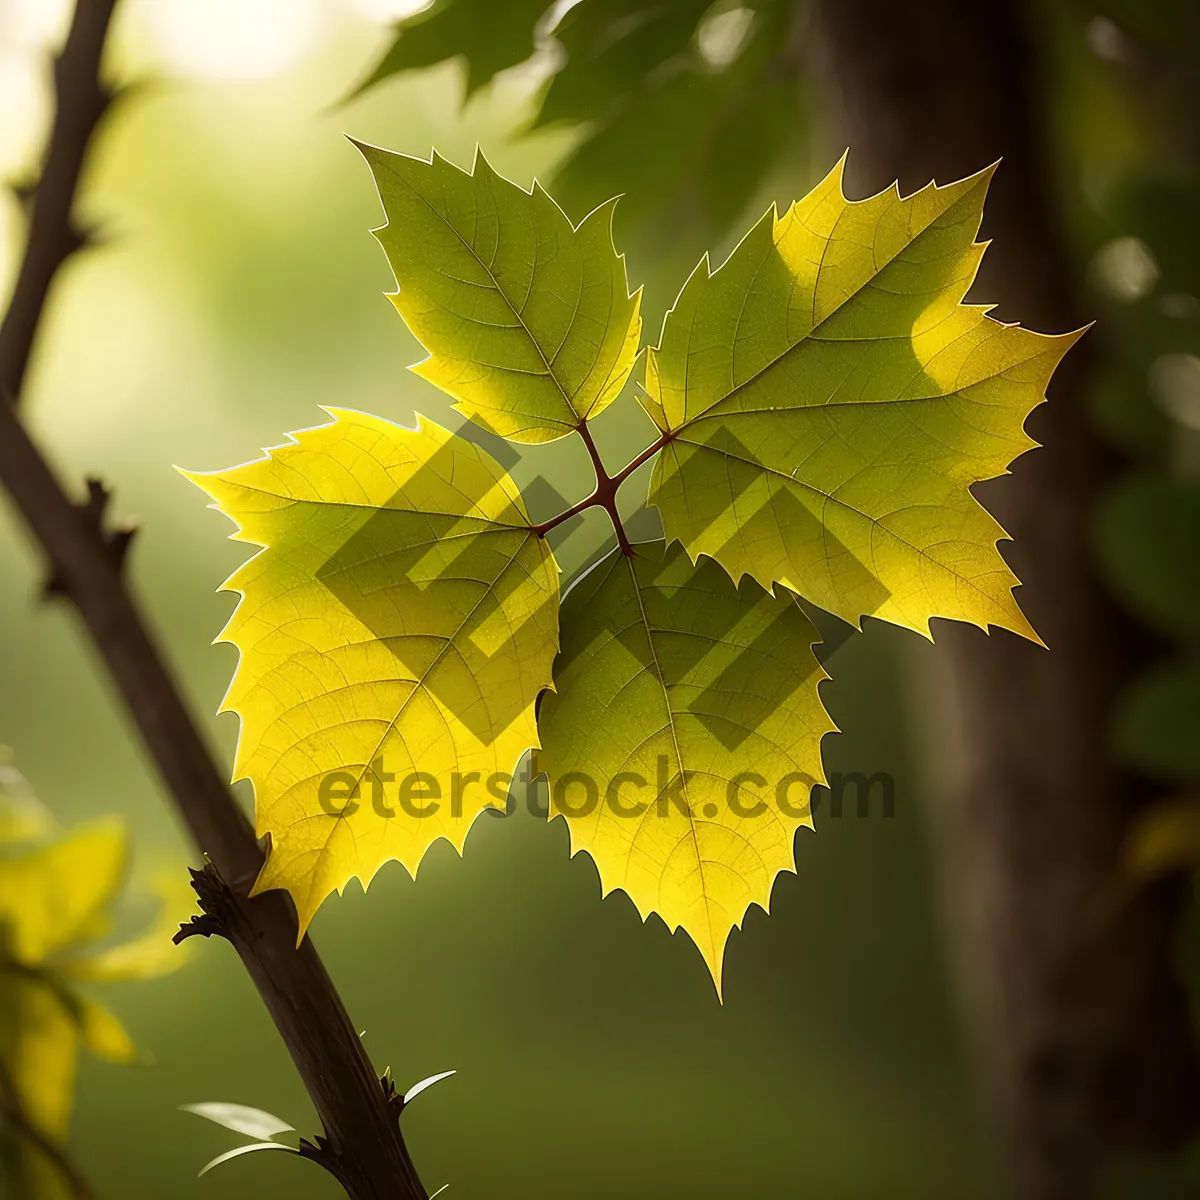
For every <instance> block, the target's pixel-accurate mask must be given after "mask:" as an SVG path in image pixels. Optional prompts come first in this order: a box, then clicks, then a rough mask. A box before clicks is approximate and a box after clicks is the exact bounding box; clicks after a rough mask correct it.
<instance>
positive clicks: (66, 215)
mask: <svg viewBox="0 0 1200 1200" xmlns="http://www.w3.org/2000/svg"><path fill="white" fill-rule="evenodd" d="M115 3H116V0H84V2H81V3H80V4H78V5H77V6H76V9H75V16H74V18H73V20H72V21H71V29H70V32H69V33H68V34H67V40H66V43H65V44H64V45H63V49H62V53H61V54H60V55H59V56H58V58H57V60H56V61H55V63H54V93H55V110H54V126H53V128H52V129H51V131H50V142H49V145H48V147H47V150H46V161H45V165H44V166H43V168H42V174H41V179H40V180H39V182H38V184H37V187H36V188H35V189H34V192H33V195H32V203H33V213H32V216H31V218H30V222H29V244H28V247H27V248H26V251H25V258H24V260H23V261H22V263H21V269H20V272H19V273H18V275H17V282H16V285H15V286H14V288H13V294H12V300H11V301H10V302H9V306H8V312H7V313H6V314H5V316H4V323H3V324H2V325H0V396H3V395H4V394H5V393H7V394H8V395H9V396H11V397H14V398H15V397H18V396H20V394H21V388H22V385H23V384H24V382H25V373H26V371H27V369H28V367H29V357H30V354H31V352H32V350H33V343H34V339H35V337H36V335H37V328H38V323H39V321H40V320H41V315H42V309H43V308H44V307H45V303H46V295H47V293H48V292H49V290H50V284H51V282H52V281H53V279H54V275H55V273H56V272H57V270H58V268H59V267H60V266H61V265H62V264H63V262H64V260H65V259H66V258H67V257H68V256H69V255H70V254H71V252H72V251H73V250H77V249H78V248H79V247H80V246H81V245H83V244H84V243H85V242H86V240H87V239H86V235H85V234H83V233H82V232H81V231H80V230H79V228H78V227H77V226H76V225H75V224H74V222H73V220H72V216H71V214H72V210H73V208H74V206H75V193H76V191H77V190H78V187H79V174H80V169H81V168H82V166H83V159H84V155H85V154H86V153H87V147H88V142H89V141H90V140H91V136H92V133H93V131H94V130H95V128H96V125H97V124H98V122H99V120H100V118H101V117H102V116H103V115H104V110H105V109H106V108H107V107H108V105H109V103H110V101H111V100H112V95H111V93H110V92H109V91H108V90H107V89H106V88H105V87H104V85H103V84H102V83H101V82H100V70H99V67H100V57H101V55H102V53H103V51H104V39H105V37H106V36H107V34H108V26H109V22H110V20H111V19H112V12H113V7H114V4H115Z"/></svg>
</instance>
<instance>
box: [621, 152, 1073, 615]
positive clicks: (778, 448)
mask: <svg viewBox="0 0 1200 1200" xmlns="http://www.w3.org/2000/svg"><path fill="white" fill-rule="evenodd" d="M990 175H991V171H990V170H989V171H984V172H981V173H980V174H978V175H974V176H972V177H971V178H969V179H965V180H962V181H961V182H959V183H954V184H950V185H948V186H946V187H934V186H933V185H930V186H928V187H925V188H922V189H921V190H920V191H918V192H916V193H914V194H913V195H911V196H908V197H905V198H903V199H902V198H901V197H900V195H899V193H898V191H897V190H896V189H894V188H893V189H891V190H889V191H885V192H881V193H880V194H879V195H877V196H874V197H872V198H871V199H869V200H863V201H859V202H850V201H847V200H846V198H845V196H844V195H843V193H842V186H841V180H842V168H841V165H840V164H839V166H838V167H837V168H836V169H835V170H834V171H833V172H832V173H831V174H830V175H829V176H828V178H826V179H825V181H824V182H823V183H821V184H819V185H818V186H817V187H816V188H815V189H814V190H813V191H812V192H811V193H810V194H809V195H808V196H807V197H806V198H805V199H803V200H801V201H800V202H798V203H797V204H795V205H793V206H792V208H791V209H789V210H788V212H787V213H785V214H784V215H783V216H782V217H779V216H776V214H775V212H774V210H771V211H770V212H768V213H767V215H766V216H765V217H763V219H762V220H761V221H760V222H759V223H758V224H757V225H756V226H755V227H754V228H753V229H752V230H751V231H750V233H749V234H747V235H746V237H745V238H744V239H743V241H742V242H741V244H740V245H739V246H738V247H737V249H736V250H735V251H734V252H733V254H732V255H731V256H730V258H729V260H728V261H727V262H726V263H725V264H724V265H723V266H722V267H721V268H720V269H719V270H717V271H715V272H710V269H709V265H708V261H707V259H706V260H704V261H703V262H702V263H701V264H700V266H699V267H698V268H697V269H696V271H695V272H694V273H693V274H692V277H691V278H690V279H689V280H688V282H687V284H686V285H685V286H684V288H683V290H682V292H681V293H680V295H679V298H678V300H677V301H676V302H675V306H674V308H673V309H672V310H671V312H670V313H669V314H668V316H667V319H666V322H665V324H664V326H663V334H662V338H661V345H660V346H659V347H658V348H656V349H654V348H652V349H651V350H650V351H648V360H647V367H646V395H645V397H644V400H643V403H644V406H645V407H646V409H647V411H648V412H649V413H650V415H651V416H652V417H653V419H654V420H655V422H656V423H657V424H658V426H659V428H660V430H662V431H663V432H664V433H665V434H667V435H668V437H669V438H670V444H669V445H668V446H667V447H666V448H665V450H664V451H663V454H662V455H661V457H660V459H659V461H658V462H657V463H656V466H655V471H654V476H653V481H652V484H651V499H652V501H653V502H654V503H655V504H656V505H657V506H658V508H659V510H660V512H661V514H662V519H663V524H664V526H665V528H666V532H667V536H668V538H678V539H680V540H681V541H682V542H683V543H684V545H685V546H686V547H687V550H688V552H689V553H690V554H691V555H692V557H693V558H695V557H696V556H697V555H700V554H708V555H711V556H712V557H714V558H716V559H717V561H718V562H720V563H721V564H722V566H724V567H725V568H726V570H727V571H729V573H730V574H731V575H732V576H733V578H734V579H735V580H740V579H741V578H742V577H743V576H744V575H750V576H751V577H752V578H754V579H756V580H757V581H758V582H759V583H760V584H762V585H763V586H764V587H772V586H774V584H776V583H782V584H785V585H786V586H787V587H789V588H791V589H792V590H793V591H795V592H797V593H799V594H800V595H801V596H803V597H805V598H806V599H808V600H811V601H812V602H813V603H814V604H816V605H818V606H819V607H821V608H824V609H826V610H827V611H829V612H831V613H834V614H836V615H837V616H839V617H841V618H843V619H844V620H847V621H850V622H852V623H854V624H857V623H858V621H859V619H860V618H861V617H862V616H864V615H868V614H874V615H875V616H878V617H881V618H884V619H886V620H888V621H892V622H894V623H896V624H899V625H903V626H906V627H908V628H911V629H916V630H918V631H919V632H921V633H924V634H928V632H929V619H930V618H931V617H934V616H940V617H953V618H957V619H959V620H963V621H969V622H972V623H974V624H977V625H981V626H985V627H986V626H988V625H996V626H1000V627H1002V628H1006V629H1011V630H1014V631H1015V632H1017V633H1021V634H1024V635H1025V636H1027V637H1031V638H1036V634H1035V633H1034V632H1033V630H1032V628H1031V627H1030V625H1029V623H1028V621H1027V620H1026V619H1025V617H1024V616H1023V615H1022V613H1021V611H1020V609H1019V608H1018V607H1017V604H1016V602H1015V600H1014V599H1013V596H1012V588H1013V586H1014V585H1015V584H1016V582H1017V580H1016V579H1015V577H1014V576H1013V574H1012V573H1011V571H1009V569H1008V567H1007V566H1006V564H1005V562H1004V560H1003V559H1002V558H1001V557H1000V554H999V551H998V549H997V542H998V541H999V540H1000V539H1001V538H1003V537H1004V531H1003V530H1002V529H1001V528H1000V526H999V524H998V523H997V522H996V521H995V520H993V518H992V517H991V516H990V515H989V514H988V513H987V512H986V511H985V510H984V509H983V507H982V506H981V505H980V504H979V503H978V502H977V501H976V500H975V499H974V497H973V496H972V495H971V491H970V489H971V486H972V485H973V484H975V483H977V482H979V481H981V480H984V479H989V478H992V477H993V476H996V475H1001V474H1003V473H1004V472H1005V471H1006V470H1007V468H1008V465H1009V464H1010V463H1011V462H1012V460H1013V459H1014V458H1015V457H1016V456H1017V455H1019V454H1021V453H1022V452H1024V451H1025V450H1027V449H1029V448H1031V447H1032V446H1033V445H1034V444H1035V443H1034V442H1033V441H1032V439H1031V438H1030V437H1029V436H1028V435H1027V434H1026V433H1025V431H1024V429H1023V424H1024V421H1025V418H1026V417H1027V416H1028V414H1029V412H1030V411H1031V409H1033V408H1034V406H1035V405H1037V404H1038V403H1040V402H1041V400H1042V399H1043V398H1044V393H1045V389H1046V384H1047V382H1048V380H1049V378H1050V374H1051V372H1052V371H1053V370H1054V368H1055V366H1056V365H1057V364H1058V362H1059V360H1060V359H1061V358H1062V356H1063V354H1064V353H1065V352H1066V350H1067V349H1068V348H1069V347H1070V345H1071V344H1072V343H1073V342H1074V341H1075V339H1076V338H1077V337H1078V336H1079V335H1078V334H1077V333H1071V334H1062V335H1059V336H1053V337H1052V336H1046V335H1043V334H1038V333H1031V332H1029V331H1028V330H1025V329H1021V328H1019V327H1018V326H1015V325H1004V324H1001V323H1000V322H998V321H995V320H993V319H992V318H991V317H989V316H988V315H987V309H986V308H985V307H983V306H980V305H968V304H964V303H963V297H964V296H965V294H966V291H967V289H968V288H969V287H970V285H971V283H972V281H973V280H974V278H975V273H976V270H977V268H978V265H979V261H980V258H981V256H982V254H983V250H984V247H983V246H982V245H979V244H977V243H976V242H975V235H976V233H977V231H978V229H979V223H980V217H981V214H982V210H983V200H984V195H985V192H986V190H987V183H988V180H989V178H990ZM831 546H832V549H831Z"/></svg>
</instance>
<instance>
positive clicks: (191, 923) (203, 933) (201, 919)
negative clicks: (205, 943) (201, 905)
mask: <svg viewBox="0 0 1200 1200" xmlns="http://www.w3.org/2000/svg"><path fill="white" fill-rule="evenodd" d="M190 937H205V938H207V937H227V935H226V933H225V927H224V926H223V925H222V924H221V922H220V921H218V920H217V918H216V917H214V916H213V915H212V913H197V914H196V916H194V917H192V918H191V920H188V921H184V922H183V924H181V925H180V926H179V932H178V933H177V934H176V935H175V936H174V937H173V938H172V939H171V941H173V942H174V943H175V945H176V946H182V945H183V943H184V942H186V941H187V939H188V938H190Z"/></svg>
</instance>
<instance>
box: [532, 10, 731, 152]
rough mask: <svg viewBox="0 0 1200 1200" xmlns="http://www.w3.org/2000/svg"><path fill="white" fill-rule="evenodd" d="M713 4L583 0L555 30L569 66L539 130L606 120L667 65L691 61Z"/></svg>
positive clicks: (555, 84)
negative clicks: (703, 20)
mask: <svg viewBox="0 0 1200 1200" xmlns="http://www.w3.org/2000/svg"><path fill="white" fill-rule="evenodd" d="M709 7H711V0H677V2H676V3H673V4H660V5H656V6H647V4H646V3H645V0H580V3H578V4H576V5H574V6H573V7H572V8H570V9H568V10H567V11H566V12H565V13H564V14H563V16H562V18H561V19H560V20H559V22H558V24H557V25H555V27H554V39H555V41H557V42H558V43H559V44H560V45H561V46H562V48H563V50H564V51H565V52H566V53H565V58H566V61H565V62H564V63H563V65H562V66H561V67H560V68H559V70H558V71H557V72H556V73H555V74H554V76H553V78H552V79H551V81H550V84H549V87H548V88H547V89H546V95H545V97H544V98H543V100H542V104H541V107H540V109H539V111H538V115H537V120H536V122H535V125H537V126H543V125H551V124H555V123H558V122H571V123H578V124H583V123H585V122H588V121H596V120H603V119H604V118H605V117H606V116H608V115H610V113H611V111H612V109H613V108H614V107H618V106H619V107H625V106H627V105H628V103H629V99H630V97H631V96H632V95H636V94H637V93H638V92H640V91H641V90H642V89H643V88H644V87H645V86H646V85H647V81H648V80H649V78H650V76H651V75H652V74H653V73H654V72H656V71H661V70H662V67H663V64H665V63H667V62H670V61H671V60H673V59H679V60H682V61H686V60H687V59H688V58H690V57H691V54H690V51H691V48H692V41H693V39H694V38H695V36H696V26H697V25H698V24H699V23H700V18H701V17H702V16H703V15H704V13H705V11H706V10H707V9H708V8H709ZM648 124H650V123H649V122H648ZM629 165H630V166H631V167H634V168H635V169H636V168H637V167H638V166H639V165H640V164H637V163H630V164H629Z"/></svg>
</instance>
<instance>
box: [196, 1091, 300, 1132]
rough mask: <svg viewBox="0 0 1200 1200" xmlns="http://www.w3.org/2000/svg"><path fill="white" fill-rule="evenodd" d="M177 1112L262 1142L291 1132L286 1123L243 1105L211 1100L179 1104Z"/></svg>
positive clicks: (271, 1115)
mask: <svg viewBox="0 0 1200 1200" xmlns="http://www.w3.org/2000/svg"><path fill="white" fill-rule="evenodd" d="M179 1111H180V1112H187V1113H195V1114H196V1116H198V1117H203V1118H204V1119H205V1120H207V1121H213V1122H214V1123H215V1124H217V1125H223V1126H224V1127H225V1128H226V1129H232V1130H233V1132H234V1133H244V1134H245V1135H246V1137H252V1138H258V1139H259V1141H264V1142H265V1141H267V1140H269V1139H270V1138H273V1137H276V1136H278V1135H279V1134H281V1133H291V1132H292V1126H291V1125H289V1124H288V1123H287V1122H286V1121H281V1120H280V1119H279V1118H278V1117H277V1116H274V1115H273V1114H272V1113H269V1112H264V1111H263V1110H262V1109H261V1108H249V1107H247V1106H246V1105H244V1104H225V1103H223V1102H222V1101H219V1100H211V1101H205V1102H203V1103H201V1104H181V1105H180V1106H179Z"/></svg>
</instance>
